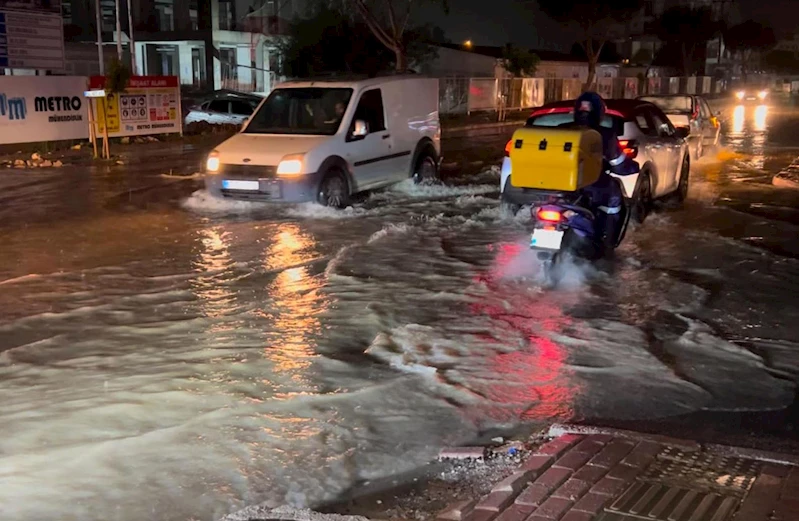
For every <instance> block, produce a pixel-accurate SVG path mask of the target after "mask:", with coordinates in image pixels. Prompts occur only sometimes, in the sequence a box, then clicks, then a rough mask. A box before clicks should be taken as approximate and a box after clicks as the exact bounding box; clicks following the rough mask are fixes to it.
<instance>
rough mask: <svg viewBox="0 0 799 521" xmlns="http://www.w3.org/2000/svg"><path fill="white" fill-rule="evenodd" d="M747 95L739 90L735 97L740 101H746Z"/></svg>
mask: <svg viewBox="0 0 799 521" xmlns="http://www.w3.org/2000/svg"><path fill="white" fill-rule="evenodd" d="M745 95H746V93H745V92H744V91H742V90H739V91H738V92H736V93H735V97H736V98H738V99H744V96H745Z"/></svg>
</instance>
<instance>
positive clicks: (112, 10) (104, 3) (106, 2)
mask: <svg viewBox="0 0 799 521" xmlns="http://www.w3.org/2000/svg"><path fill="white" fill-rule="evenodd" d="M100 12H101V13H102V20H103V32H105V33H110V32H114V31H116V29H117V16H116V2H115V1H114V0H100Z"/></svg>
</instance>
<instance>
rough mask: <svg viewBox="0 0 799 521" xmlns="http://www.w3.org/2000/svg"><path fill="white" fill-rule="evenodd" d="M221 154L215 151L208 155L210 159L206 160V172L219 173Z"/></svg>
mask: <svg viewBox="0 0 799 521" xmlns="http://www.w3.org/2000/svg"><path fill="white" fill-rule="evenodd" d="M219 166H220V163H219V152H217V151H216V150H214V151H213V152H211V153H210V154H208V159H206V160H205V171H206V172H210V173H212V174H213V173H216V172H219Z"/></svg>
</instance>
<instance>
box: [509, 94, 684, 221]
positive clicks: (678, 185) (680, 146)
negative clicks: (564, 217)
mask: <svg viewBox="0 0 799 521" xmlns="http://www.w3.org/2000/svg"><path fill="white" fill-rule="evenodd" d="M605 104H606V106H607V111H606V114H605V117H604V118H603V120H602V123H601V124H602V126H604V127H608V128H612V129H613V130H614V131H615V133H616V135H617V136H619V141H620V143H621V145H622V146H623V147H624V151H625V154H627V155H628V156H629V157H631V158H633V159H635V161H636V162H637V163H638V165H639V167H640V173H638V174H632V175H627V176H623V177H619V178H618V179H619V181H620V182H621V183H622V187H623V194H624V197H625V198H626V202H627V204H628V206H629V209H630V216H631V218H632V219H634V220H635V221H636V222H639V223H640V222H643V221H644V220H645V219H646V217H647V215H648V214H649V210H650V209H651V207H652V204H653V202H654V201H655V200H656V199H660V198H665V197H673V198H675V199H677V200H678V201H682V200H683V199H684V198H685V197H686V195H687V193H688V181H689V175H690V163H691V159H690V154H689V149H688V143H687V142H686V140H685V138H686V137H687V134H688V133H687V130H686V129H675V128H674V126H673V125H672V124H671V122H670V121H669V119H668V118H667V117H666V115H665V114H663V111H661V110H660V109H659V108H658V107H657V106H656V105H654V104H652V103H649V102H646V101H641V100H624V99H609V100H605ZM573 109H574V101H559V102H555V103H549V104H547V105H544V106H543V107H541V108H539V109H536V110H535V111H534V112H533V113H532V115H531V116H530V118H529V119H528V120H527V123H526V124H525V128H539V129H544V128H553V127H558V126H563V125H569V124H571V122H572V121H573V119H574V115H573ZM512 146H513V140H511V141H509V142H508V145H507V146H506V148H505V158H504V159H503V162H502V170H501V175H500V191H501V200H502V202H503V204H504V205H505V206H507V207H509V208H512V209H514V210H515V209H518V208H519V207H521V206H525V205H532V206H535V205H538V204H541V203H542V202H545V201H546V199H544V200H543V201H542V196H541V193H540V190H537V189H535V187H530V186H527V187H525V186H520V185H518V184H514V183H513V182H511V179H512V178H513V176H514V175H515V170H514V169H513V168H512V161H511V158H510V153H511V150H512Z"/></svg>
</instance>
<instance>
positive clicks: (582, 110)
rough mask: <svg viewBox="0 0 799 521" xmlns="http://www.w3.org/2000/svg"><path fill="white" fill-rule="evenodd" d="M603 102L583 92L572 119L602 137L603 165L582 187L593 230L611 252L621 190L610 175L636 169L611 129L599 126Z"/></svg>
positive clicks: (620, 207)
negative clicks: (596, 174) (592, 181)
mask: <svg viewBox="0 0 799 521" xmlns="http://www.w3.org/2000/svg"><path fill="white" fill-rule="evenodd" d="M604 115H605V102H604V100H602V97H601V96H600V95H599V94H597V93H596V92H584V93H583V94H581V95H580V97H579V98H577V101H576V102H575V104H574V122H575V124H577V125H579V126H584V127H588V128H591V129H592V130H596V131H597V132H599V134H600V135H601V136H602V150H603V166H602V173H601V174H600V176H599V179H597V181H596V182H595V183H593V184H592V185H589V186H587V187H585V188H583V192H584V193H586V194H588V195H589V197H590V198H591V204H592V206H593V208H592V210H593V212H594V215H595V216H596V225H595V230H597V233H601V234H602V244H603V246H604V250H605V253H606V254H612V252H613V250H614V248H615V245H616V239H617V235H618V233H619V227H620V224H621V222H620V218H621V215H620V212H621V209H622V202H623V201H622V197H623V194H622V191H621V186H620V183H619V181H618V180H616V179H615V178H613V177H612V176H611V175H610V172H612V173H614V174H617V175H630V174H637V173H638V172H639V167H638V163H636V162H635V161H633V160H632V159H631V158H629V157H627V155H626V154H625V153H624V151H623V150H622V148H621V145H620V144H619V138H618V136H617V135H616V133H615V132H614V131H613V129H612V128H609V127H603V126H602V118H603V117H604Z"/></svg>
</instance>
